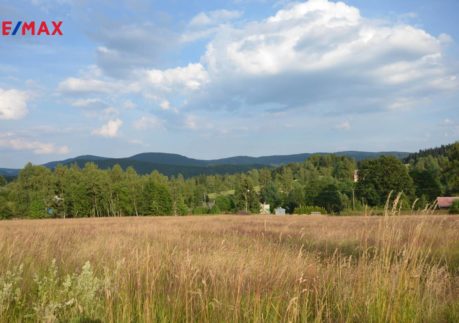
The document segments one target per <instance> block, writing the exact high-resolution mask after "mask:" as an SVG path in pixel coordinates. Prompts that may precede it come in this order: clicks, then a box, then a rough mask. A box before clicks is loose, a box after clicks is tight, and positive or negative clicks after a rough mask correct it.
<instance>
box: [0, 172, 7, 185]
mask: <svg viewBox="0 0 459 323" xmlns="http://www.w3.org/2000/svg"><path fill="white" fill-rule="evenodd" d="M6 184H7V182H6V179H5V177H3V176H1V175H0V187H3V186H5V185H6Z"/></svg>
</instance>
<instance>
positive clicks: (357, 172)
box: [354, 169, 359, 183]
mask: <svg viewBox="0 0 459 323" xmlns="http://www.w3.org/2000/svg"><path fill="white" fill-rule="evenodd" d="M358 181H359V170H358V169H356V170H354V183H357V182H358Z"/></svg>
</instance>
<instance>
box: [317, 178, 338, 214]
mask: <svg viewBox="0 0 459 323" xmlns="http://www.w3.org/2000/svg"><path fill="white" fill-rule="evenodd" d="M315 202H316V203H315V204H316V205H317V206H320V207H323V208H324V209H325V210H327V212H329V213H337V214H339V213H340V212H341V211H342V210H344V203H343V201H342V199H341V195H340V192H339V191H338V188H337V187H336V186H335V185H333V184H331V185H327V186H325V187H324V188H323V189H322V190H321V191H320V193H319V195H317V197H316V201H315Z"/></svg>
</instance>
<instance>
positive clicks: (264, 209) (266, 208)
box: [260, 203, 271, 214]
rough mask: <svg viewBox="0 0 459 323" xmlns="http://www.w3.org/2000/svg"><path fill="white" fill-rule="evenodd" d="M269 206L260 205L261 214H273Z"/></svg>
mask: <svg viewBox="0 0 459 323" xmlns="http://www.w3.org/2000/svg"><path fill="white" fill-rule="evenodd" d="M270 210H271V209H270V207H269V204H266V203H260V214H271V211H270Z"/></svg>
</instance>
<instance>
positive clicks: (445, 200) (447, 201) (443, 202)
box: [437, 196, 459, 209]
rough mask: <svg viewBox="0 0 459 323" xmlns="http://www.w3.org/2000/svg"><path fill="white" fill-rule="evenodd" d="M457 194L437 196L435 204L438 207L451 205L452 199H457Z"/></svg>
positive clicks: (443, 207) (458, 197)
mask: <svg viewBox="0 0 459 323" xmlns="http://www.w3.org/2000/svg"><path fill="white" fill-rule="evenodd" d="M458 200H459V196H439V197H437V205H438V208H440V209H447V208H450V207H451V205H453V202H454V201H458Z"/></svg>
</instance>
